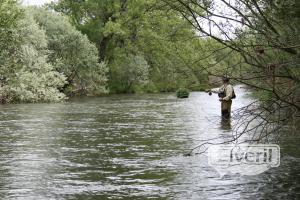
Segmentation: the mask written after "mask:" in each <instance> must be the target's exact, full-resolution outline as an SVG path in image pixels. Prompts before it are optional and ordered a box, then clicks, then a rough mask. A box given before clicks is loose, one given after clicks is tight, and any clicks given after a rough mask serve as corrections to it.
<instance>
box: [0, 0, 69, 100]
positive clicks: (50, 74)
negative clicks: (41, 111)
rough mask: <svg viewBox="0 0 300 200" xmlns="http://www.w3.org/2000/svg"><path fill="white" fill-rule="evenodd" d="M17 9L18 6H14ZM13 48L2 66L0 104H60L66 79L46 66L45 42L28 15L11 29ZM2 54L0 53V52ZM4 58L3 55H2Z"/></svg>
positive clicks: (49, 66) (41, 31) (51, 67)
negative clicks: (0, 100)
mask: <svg viewBox="0 0 300 200" xmlns="http://www.w3.org/2000/svg"><path fill="white" fill-rule="evenodd" d="M16 6H17V5H16ZM10 31H11V36H12V37H13V38H12V41H15V42H13V45H12V46H10V47H9V52H13V53H9V54H6V55H8V57H7V58H5V62H3V64H4V65H2V66H1V68H2V69H3V70H2V72H3V74H2V77H3V78H2V87H1V98H2V102H40V101H42V102H50V101H62V100H64V99H65V95H64V94H63V93H61V92H60V91H59V90H60V88H62V87H63V86H64V84H65V83H66V81H65V76H64V75H62V74H61V73H59V72H56V71H55V70H54V67H53V66H52V65H51V64H49V63H47V56H48V51H47V39H46V35H45V32H44V31H43V30H41V29H40V28H39V26H38V25H37V24H36V23H35V21H34V19H33V18H32V16H30V15H29V14H28V13H25V14H24V15H23V19H22V20H20V19H18V21H17V22H16V25H15V27H13V28H12V29H10ZM1 54H2V52H1ZM2 55H3V54H2Z"/></svg>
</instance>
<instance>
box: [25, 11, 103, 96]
mask: <svg viewBox="0 0 300 200" xmlns="http://www.w3.org/2000/svg"><path fill="white" fill-rule="evenodd" d="M30 12H31V13H33V15H34V18H35V20H36V21H37V22H38V24H39V26H40V27H41V28H42V29H43V30H45V32H46V35H47V39H48V49H49V50H50V52H51V53H50V55H49V61H50V62H51V63H52V64H54V65H55V66H56V69H57V71H59V72H61V73H63V74H64V75H65V76H67V81H68V85H67V86H66V88H65V91H68V93H78V92H80V93H81V94H89V95H90V94H92V95H98V94H103V93H106V92H107V89H106V82H107V78H106V73H107V71H108V70H107V67H106V64H105V63H104V62H102V63H98V59H99V58H98V51H97V48H96V47H95V45H94V44H92V43H91V42H90V41H89V40H88V38H87V37H86V36H85V35H82V33H80V32H79V31H77V30H76V29H75V27H73V26H72V25H71V24H70V23H69V22H68V20H67V19H66V18H65V17H63V16H61V15H59V14H57V13H53V12H50V11H46V10H45V9H42V8H35V7H33V8H31V9H30Z"/></svg>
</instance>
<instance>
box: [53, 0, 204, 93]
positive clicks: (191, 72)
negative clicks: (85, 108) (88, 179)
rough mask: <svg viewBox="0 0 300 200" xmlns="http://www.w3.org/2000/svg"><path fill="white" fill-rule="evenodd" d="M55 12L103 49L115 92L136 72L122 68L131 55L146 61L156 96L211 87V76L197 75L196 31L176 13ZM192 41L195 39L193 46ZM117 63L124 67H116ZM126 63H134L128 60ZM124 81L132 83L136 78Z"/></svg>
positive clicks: (78, 7)
mask: <svg viewBox="0 0 300 200" xmlns="http://www.w3.org/2000/svg"><path fill="white" fill-rule="evenodd" d="M52 7H54V9H55V10H57V11H59V12H62V13H64V14H67V15H68V16H69V17H70V19H71V21H72V22H73V24H74V25H75V26H76V27H77V28H78V29H79V30H81V31H82V32H83V33H84V34H87V35H88V37H89V39H90V40H91V41H93V42H94V43H95V44H96V45H97V47H98V50H99V54H100V60H101V61H103V60H104V61H106V62H107V63H108V66H109V68H110V72H109V76H110V81H109V87H110V90H111V91H112V92H116V91H114V90H115V89H117V88H119V87H118V86H117V85H118V84H120V82H121V81H119V80H118V78H117V77H119V75H120V74H121V73H124V72H128V73H129V72H130V70H128V69H127V68H128V67H130V66H132V65H130V64H128V65H124V64H123V63H122V62H123V61H122V59H124V57H125V58H126V57H127V56H128V55H132V56H133V57H135V56H139V57H140V56H143V57H144V58H143V59H145V60H146V62H147V63H148V65H149V82H148V84H150V85H151V88H152V91H175V90H176V89H178V88H179V87H191V86H195V85H199V84H201V83H206V82H207V76H206V75H205V73H201V71H200V70H198V69H197V68H198V67H197V65H198V64H197V63H196V62H195V60H197V59H198V58H199V54H195V51H197V50H196V46H197V45H199V43H200V42H199V39H197V38H196V37H195V34H196V33H195V31H194V30H193V29H192V28H191V27H190V26H188V23H187V22H186V21H185V20H183V19H182V18H181V17H180V15H178V14H177V13H176V12H174V11H172V10H168V8H164V7H162V4H161V2H160V1H156V0H151V1H146V0H141V1H135V0H114V1H96V0H92V1H76V2H74V1H70V0H60V1H59V2H58V4H55V5H52ZM186 37H188V38H194V39H192V40H187V39H186ZM129 57H130V56H129ZM118 59H120V60H118ZM117 63H119V64H120V66H116V64H117ZM125 63H130V62H127V60H126V62H125ZM123 68H126V69H123ZM118 70H120V71H118ZM122 77H124V78H129V77H130V75H129V74H128V75H127V76H122ZM122 82H130V80H122ZM138 84H139V83H136V84H135V85H138ZM120 87H122V85H120ZM129 88H131V89H130V90H132V89H133V88H137V87H128V89H129ZM146 88H149V87H146ZM117 90H119V89H117ZM119 91H123V92H126V91H124V90H123V89H122V90H119ZM130 92H132V91H130Z"/></svg>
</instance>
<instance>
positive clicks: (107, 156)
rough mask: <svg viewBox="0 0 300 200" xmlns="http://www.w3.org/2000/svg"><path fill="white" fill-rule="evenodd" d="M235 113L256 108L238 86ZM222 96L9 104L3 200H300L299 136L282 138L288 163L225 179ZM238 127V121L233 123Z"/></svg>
mask: <svg viewBox="0 0 300 200" xmlns="http://www.w3.org/2000/svg"><path fill="white" fill-rule="evenodd" d="M235 89H236V93H237V96H238V97H237V99H236V100H234V102H233V109H236V108H239V107H242V106H244V105H246V104H247V103H249V102H251V98H250V96H249V94H248V93H247V91H246V90H245V89H243V88H241V87H239V86H237V87H236V88H235ZM219 104H220V103H219V102H218V100H217V97H216V96H208V95H207V94H206V93H202V92H193V93H191V96H190V98H188V99H177V98H176V97H175V96H174V95H173V94H145V95H112V96H109V97H101V98H80V99H72V100H70V101H69V102H66V103H58V104H17V105H1V106H0V112H1V114H0V131H1V132H0V199H20V200H23V199H25V200H27V199H36V200H43V199H84V200H85V199H222V200H226V199H230V200H231V199H297V198H300V185H299V183H300V182H299V180H300V173H299V169H300V159H299V158H300V155H299V154H300V151H299V141H300V140H299V137H298V136H297V134H290V135H291V136H290V137H285V138H284V140H282V143H281V144H280V146H281V151H282V152H281V154H282V156H281V165H280V166H279V167H278V168H272V169H270V170H268V171H266V172H264V173H262V174H259V175H256V176H240V175H235V174H231V175H225V176H223V177H220V175H219V174H218V172H217V171H216V170H215V169H214V168H212V167H211V166H209V165H208V164H207V157H206V155H205V154H202V155H198V156H191V157H184V156H183V154H184V153H185V152H187V151H188V149H190V148H192V147H194V146H195V145H197V144H198V143H199V142H201V140H203V139H210V138H214V137H216V136H222V137H226V136H227V135H228V134H229V133H230V127H229V126H228V124H227V125H226V126H224V124H223V123H222V122H221V119H220V116H219V115H220V108H219V107H220V105H219ZM232 123H233V122H232Z"/></svg>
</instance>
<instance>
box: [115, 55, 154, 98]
mask: <svg viewBox="0 0 300 200" xmlns="http://www.w3.org/2000/svg"><path fill="white" fill-rule="evenodd" d="M120 56H121V57H120V58H118V59H115V60H114V63H113V67H112V68H111V72H110V73H111V77H112V79H111V80H110V81H111V82H112V85H113V87H112V89H113V91H116V92H118V93H125V92H135V91H134V88H135V87H136V86H143V85H145V84H147V83H148V81H149V65H148V63H147V61H146V60H145V59H144V57H143V56H141V55H128V56H125V55H124V56H123V55H122V54H120Z"/></svg>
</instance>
